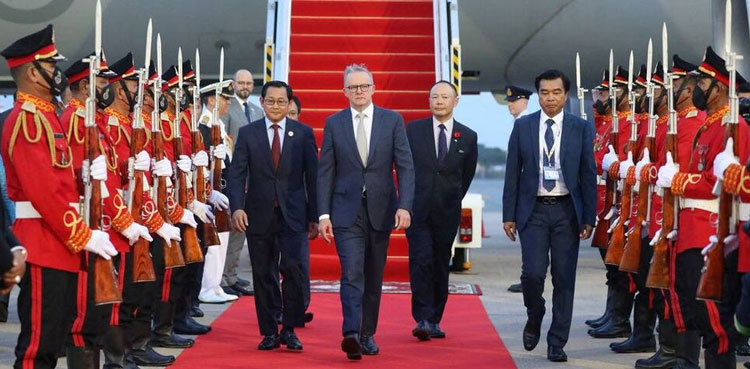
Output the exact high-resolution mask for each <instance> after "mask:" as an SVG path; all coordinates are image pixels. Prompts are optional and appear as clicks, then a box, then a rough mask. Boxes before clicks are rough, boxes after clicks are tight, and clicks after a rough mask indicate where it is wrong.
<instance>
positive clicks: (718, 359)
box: [703, 350, 737, 369]
mask: <svg viewBox="0 0 750 369" xmlns="http://www.w3.org/2000/svg"><path fill="white" fill-rule="evenodd" d="M703 360H704V363H705V366H706V369H720V368H736V367H737V355H735V352H734V350H729V352H727V353H726V354H722V355H718V354H717V353H716V352H715V351H714V350H705V355H704V357H703Z"/></svg>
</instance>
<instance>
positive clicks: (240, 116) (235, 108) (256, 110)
mask: <svg viewBox="0 0 750 369" xmlns="http://www.w3.org/2000/svg"><path fill="white" fill-rule="evenodd" d="M247 106H248V108H249V109H250V121H251V122H254V121H256V120H258V119H261V118H263V109H261V108H260V107H259V106H258V105H255V104H253V103H252V102H250V100H248V101H247ZM221 120H222V122H224V124H225V125H226V129H227V134H228V135H229V136H230V137H232V139H233V140H235V141H237V135H238V134H239V132H240V128H242V127H244V126H246V125H248V124H250V122H248V121H247V117H245V107H244V106H242V104H240V101H239V100H237V98H236V97H232V99H231V102H230V103H229V112H228V113H227V115H225V116H223V117H221Z"/></svg>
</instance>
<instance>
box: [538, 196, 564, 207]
mask: <svg viewBox="0 0 750 369" xmlns="http://www.w3.org/2000/svg"><path fill="white" fill-rule="evenodd" d="M569 197H570V195H569V194H568V195H562V196H537V197H536V202H540V203H542V204H544V205H555V204H557V203H559V202H561V201H563V200H567V199H568V198H569Z"/></svg>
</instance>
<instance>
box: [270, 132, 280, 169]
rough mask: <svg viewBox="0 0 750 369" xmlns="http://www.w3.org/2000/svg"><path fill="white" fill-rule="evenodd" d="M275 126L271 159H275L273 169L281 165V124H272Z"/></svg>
mask: <svg viewBox="0 0 750 369" xmlns="http://www.w3.org/2000/svg"><path fill="white" fill-rule="evenodd" d="M271 128H273V142H272V143H271V159H272V160H273V169H276V168H278V167H279V159H280V158H281V143H280V142H279V125H278V124H276V123H274V124H272V125H271Z"/></svg>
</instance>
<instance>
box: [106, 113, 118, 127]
mask: <svg viewBox="0 0 750 369" xmlns="http://www.w3.org/2000/svg"><path fill="white" fill-rule="evenodd" d="M107 125H108V126H115V127H119V126H120V120H119V119H117V117H115V116H114V115H110V116H109V119H108V120H107Z"/></svg>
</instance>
